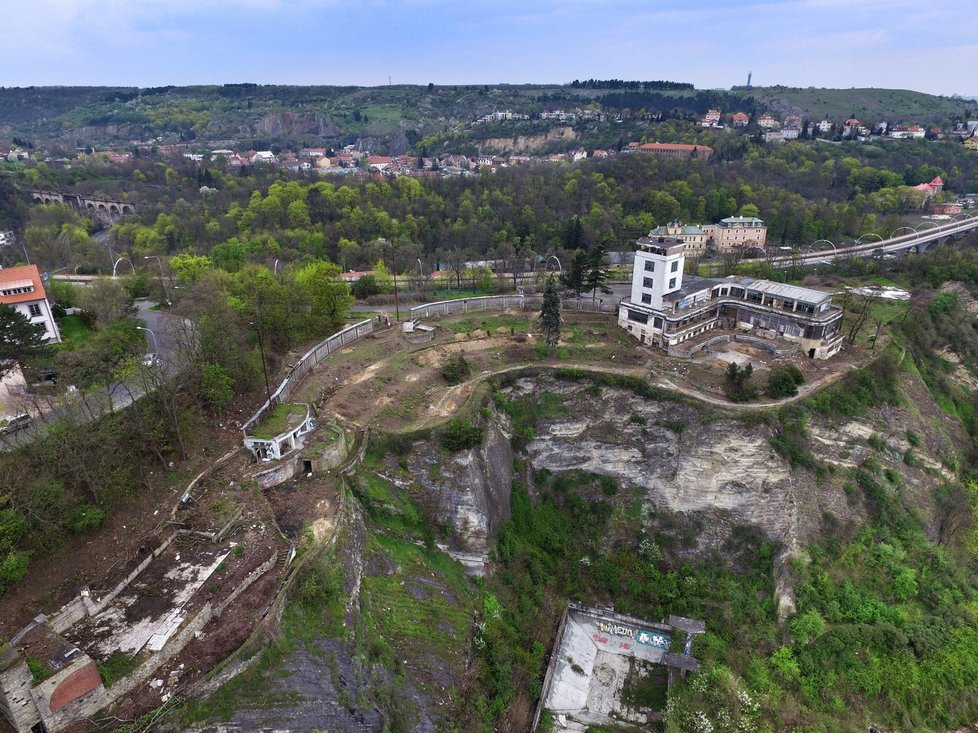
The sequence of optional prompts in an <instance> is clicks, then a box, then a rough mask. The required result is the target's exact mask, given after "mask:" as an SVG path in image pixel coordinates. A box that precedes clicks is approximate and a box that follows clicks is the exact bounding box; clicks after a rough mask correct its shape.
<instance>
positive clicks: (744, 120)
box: [731, 112, 750, 127]
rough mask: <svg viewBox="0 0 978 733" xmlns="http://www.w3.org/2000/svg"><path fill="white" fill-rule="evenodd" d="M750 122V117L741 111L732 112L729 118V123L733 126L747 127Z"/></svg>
mask: <svg viewBox="0 0 978 733" xmlns="http://www.w3.org/2000/svg"><path fill="white" fill-rule="evenodd" d="M749 122H750V118H749V117H748V116H747V115H746V114H744V113H743V112H734V113H733V117H732V118H731V124H732V125H733V126H734V127H747V125H748V123H749Z"/></svg>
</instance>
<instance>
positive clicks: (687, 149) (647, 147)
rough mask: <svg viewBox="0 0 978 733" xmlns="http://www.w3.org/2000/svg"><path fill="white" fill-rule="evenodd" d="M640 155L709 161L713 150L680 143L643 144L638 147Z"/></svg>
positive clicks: (702, 146) (703, 146)
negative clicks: (647, 154)
mask: <svg viewBox="0 0 978 733" xmlns="http://www.w3.org/2000/svg"><path fill="white" fill-rule="evenodd" d="M637 149H638V151H639V152H641V153H651V154H652V155H657V156H659V157H660V158H678V159H679V160H691V159H693V158H699V159H701V160H709V159H710V156H711V155H713V148H711V147H708V146H706V145H683V144H681V143H645V144H644V145H639V146H638V148H637Z"/></svg>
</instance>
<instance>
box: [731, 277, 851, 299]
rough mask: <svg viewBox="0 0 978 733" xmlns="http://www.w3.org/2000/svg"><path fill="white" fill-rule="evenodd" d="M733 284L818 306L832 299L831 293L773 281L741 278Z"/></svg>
mask: <svg viewBox="0 0 978 733" xmlns="http://www.w3.org/2000/svg"><path fill="white" fill-rule="evenodd" d="M721 282H726V281H721ZM734 282H736V283H737V284H738V285H741V286H742V287H744V288H746V289H747V290H753V291H755V292H760V293H764V294H766V295H770V296H772V297H775V298H783V299H786V300H797V301H799V302H802V303H811V304H813V305H818V304H819V303H824V302H825V301H826V300H831V299H832V293H826V292H825V291H824V290H813V289H812V288H803V287H800V286H798V285H788V284H787V283H779V282H774V281H773V280H755V279H754V278H752V277H741V278H737V279H736V280H735V281H734Z"/></svg>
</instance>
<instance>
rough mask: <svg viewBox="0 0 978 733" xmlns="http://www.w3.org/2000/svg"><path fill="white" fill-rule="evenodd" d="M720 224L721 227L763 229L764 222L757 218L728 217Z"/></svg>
mask: <svg viewBox="0 0 978 733" xmlns="http://www.w3.org/2000/svg"><path fill="white" fill-rule="evenodd" d="M720 224H721V226H745V227H762V226H764V220H763V219H758V218H757V217H756V216H728V217H727V218H726V219H721V220H720Z"/></svg>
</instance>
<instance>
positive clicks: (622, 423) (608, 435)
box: [508, 377, 852, 549]
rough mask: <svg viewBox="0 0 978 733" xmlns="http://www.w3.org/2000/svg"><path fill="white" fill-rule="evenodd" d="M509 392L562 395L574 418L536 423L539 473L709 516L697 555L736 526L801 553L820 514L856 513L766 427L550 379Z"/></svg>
mask: <svg viewBox="0 0 978 733" xmlns="http://www.w3.org/2000/svg"><path fill="white" fill-rule="evenodd" d="M508 390H509V391H510V394H511V396H512V397H513V398H514V399H531V400H539V398H540V396H541V394H542V393H544V392H549V393H551V394H557V395H560V397H561V399H562V402H563V405H562V410H561V412H563V413H564V414H566V415H568V416H572V417H553V418H548V419H543V420H540V421H539V422H538V424H537V428H536V436H535V437H534V439H533V440H532V441H531V442H530V443H529V445H528V446H527V453H528V455H529V460H530V463H531V464H532V466H533V468H534V469H540V468H546V469H549V470H551V471H555V472H556V471H567V470H570V469H580V470H583V471H588V472H591V473H595V474H601V475H605V476H610V477H612V478H614V479H616V480H617V481H618V482H619V483H621V484H622V485H625V486H632V487H639V488H641V489H643V490H644V494H645V497H646V500H647V501H648V503H649V504H651V505H654V506H658V507H661V508H664V509H668V510H669V511H672V512H678V513H685V514H699V515H703V516H704V518H706V519H707V520H708V521H705V522H703V529H702V531H701V534H700V536H699V537H698V541H699V545H700V547H701V548H709V547H713V546H715V545H716V544H717V543H719V542H721V541H723V540H724V539H725V538H726V537H727V536H728V535H729V531H730V529H731V528H732V527H733V526H735V525H753V526H756V527H758V528H760V529H761V530H762V531H763V532H764V533H765V534H766V535H767V536H768V537H770V538H771V539H772V540H775V541H777V542H779V543H782V544H783V545H785V546H786V548H789V549H795V548H797V547H799V546H801V545H803V544H804V543H805V542H807V541H808V539H810V538H811V537H812V536H813V535H814V534H815V533H817V532H818V529H819V526H820V520H821V516H822V513H823V512H824V511H832V512H833V513H834V514H836V515H837V516H846V515H847V514H851V513H852V509H851V508H850V507H848V505H847V502H846V498H845V496H844V495H842V492H838V491H835V490H830V491H821V490H820V489H819V487H818V486H816V484H815V481H814V479H813V478H812V477H811V476H810V475H808V474H806V473H804V472H797V471H796V472H792V471H791V469H790V467H789V466H788V464H787V463H786V462H785V460H784V459H783V458H781V457H780V456H778V455H777V454H776V453H775V452H774V450H773V449H772V448H771V445H770V440H769V438H770V428H769V427H768V426H767V425H764V424H760V425H751V424H749V423H747V422H744V421H742V420H738V419H734V418H732V417H724V416H722V415H721V414H719V413H713V412H710V411H707V410H706V409H705V408H704V409H701V408H698V407H694V406H691V405H687V404H684V403H680V402H663V401H655V400H647V399H644V398H641V397H639V396H637V395H635V394H633V393H631V392H629V391H626V390H621V389H611V388H606V387H600V388H598V387H593V386H590V387H589V386H586V385H581V384H578V383H572V382H561V381H558V380H555V379H552V378H549V377H538V378H535V379H533V380H530V379H521V380H519V381H518V382H516V383H515V384H514V385H513V386H512V387H510V388H508ZM596 390H597V392H596Z"/></svg>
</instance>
